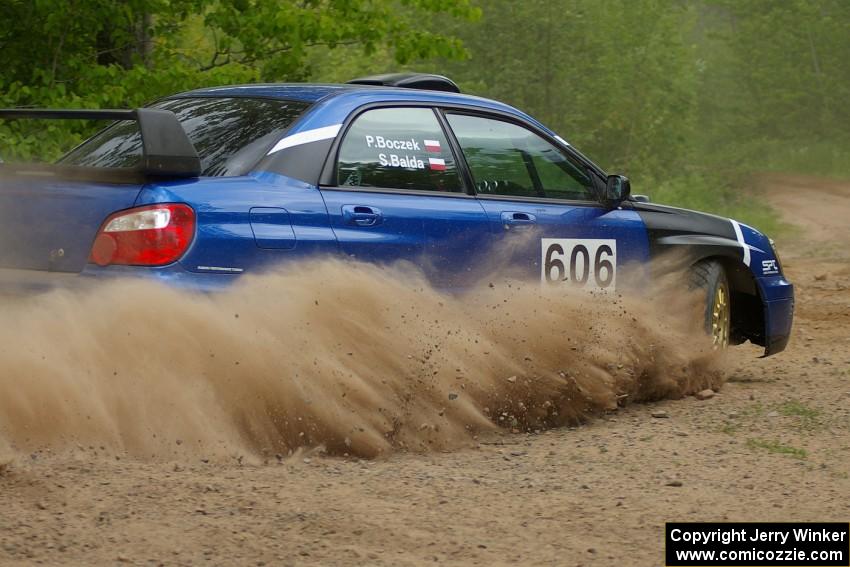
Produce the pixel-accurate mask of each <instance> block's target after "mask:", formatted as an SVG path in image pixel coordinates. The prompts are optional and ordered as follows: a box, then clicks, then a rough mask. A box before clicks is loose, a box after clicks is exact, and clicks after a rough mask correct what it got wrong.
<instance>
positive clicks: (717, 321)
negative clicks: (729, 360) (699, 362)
mask: <svg viewBox="0 0 850 567" xmlns="http://www.w3.org/2000/svg"><path fill="white" fill-rule="evenodd" d="M691 287H692V289H699V290H701V291H702V292H703V293H704V294H705V312H704V321H705V324H704V329H705V332H706V334H708V336H709V337H711V341H712V344H713V346H714V348H715V349H717V350H722V349H725V348H726V347H727V346H729V336H730V334H731V328H732V304H731V297H730V294H729V280H728V279H727V278H726V270H725V269H724V268H723V265H722V264H720V262H717V261H716V260H705V261H703V262H699V263H698V264H695V265H694V266H693V267H692V268H691Z"/></svg>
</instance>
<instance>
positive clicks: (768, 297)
mask: <svg viewBox="0 0 850 567" xmlns="http://www.w3.org/2000/svg"><path fill="white" fill-rule="evenodd" d="M756 285H757V286H758V289H759V296H760V297H761V300H762V305H763V306H764V335H765V344H764V356H770V355H772V354H776V353H778V352H782V351H783V350H785V347H786V346H787V345H788V339H789V338H790V337H791V327H792V324H793V321H794V285H793V284H791V282H789V281H788V280H786V279H785V278H784V277H783V276H770V277H763V278H756Z"/></svg>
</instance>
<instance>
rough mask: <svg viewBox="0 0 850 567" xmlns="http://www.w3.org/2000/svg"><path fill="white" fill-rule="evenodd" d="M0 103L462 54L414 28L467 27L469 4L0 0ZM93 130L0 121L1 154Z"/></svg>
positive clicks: (146, 94) (54, 101)
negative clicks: (350, 58)
mask: <svg viewBox="0 0 850 567" xmlns="http://www.w3.org/2000/svg"><path fill="white" fill-rule="evenodd" d="M2 2H3V18H0V52H2V53H3V64H2V65H0V105H2V106H3V107H14V106H35V107H54V108H55V107H69V108H77V107H88V108H107V107H134V106H139V105H141V104H143V103H145V102H147V101H150V100H152V99H156V98H158V97H160V96H163V95H166V94H170V93H173V92H175V91H181V90H187V89H191V88H196V87H201V86H208V85H218V84H233V83H244V82H255V81H297V80H303V79H305V78H306V77H307V76H308V75H309V74H310V72H311V68H310V62H311V58H310V56H311V53H312V52H313V51H314V50H316V49H324V50H326V51H327V50H333V49H335V48H338V47H340V46H348V47H352V48H356V49H357V50H358V52H359V53H366V54H370V53H374V52H376V51H377V50H379V49H381V50H385V51H387V52H389V53H391V54H392V58H393V60H394V61H396V62H398V63H405V62H407V61H410V60H411V59H414V58H430V57H436V56H439V57H444V58H455V57H463V56H464V55H465V51H464V49H463V47H462V45H461V44H460V42H459V41H458V40H457V39H456V38H454V37H450V36H447V35H444V34H442V33H439V32H430V31H427V30H425V29H423V28H422V27H421V26H416V25H415V23H416V22H417V21H421V20H425V19H427V18H429V17H431V16H433V15H435V14H444V15H446V16H447V17H450V18H461V19H468V20H474V19H475V18H477V17H478V16H479V15H480V11H479V9H478V8H475V7H473V6H471V5H470V3H469V0H400V1H395V0H301V1H295V0H288V1H281V0H124V1H122V2H117V1H114V0H73V1H69V0H2ZM92 128H93V125H92V124H89V123H77V124H67V123H66V124H57V123H50V124H40V123H37V122H31V121H27V122H23V121H22V122H6V123H4V124H0V155H3V156H4V157H7V158H8V157H13V158H24V159H30V158H33V157H34V156H36V155H38V156H41V157H42V158H50V157H53V156H56V155H57V154H58V153H60V152H61V151H62V150H63V149H67V148H68V147H69V146H70V145H73V144H74V143H75V142H77V141H78V140H79V139H80V138H81V137H82V136H84V135H86V134H89V133H91V131H92Z"/></svg>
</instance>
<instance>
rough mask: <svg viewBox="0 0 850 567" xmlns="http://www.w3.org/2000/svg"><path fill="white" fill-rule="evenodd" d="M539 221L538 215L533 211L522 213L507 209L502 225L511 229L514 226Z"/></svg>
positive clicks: (527, 224) (503, 214) (506, 228)
mask: <svg viewBox="0 0 850 567" xmlns="http://www.w3.org/2000/svg"><path fill="white" fill-rule="evenodd" d="M536 223H537V217H535V216H534V215H532V214H531V213H520V212H514V211H505V212H503V213H502V226H504V227H505V230H510V229H511V228H512V227H520V226H529V225H532V224H536Z"/></svg>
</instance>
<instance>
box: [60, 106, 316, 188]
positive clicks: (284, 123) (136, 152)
mask: <svg viewBox="0 0 850 567" xmlns="http://www.w3.org/2000/svg"><path fill="white" fill-rule="evenodd" d="M309 106H310V105H309V104H308V103H305V102H298V101H290V100H271V99H256V98H178V99H171V100H164V101H161V102H158V103H156V104H154V105H152V108H160V109H163V110H170V111H172V112H173V113H174V114H175V115H177V119H178V120H179V121H180V123H181V124H182V125H183V129H184V130H185V131H186V134H187V135H188V136H189V139H190V140H191V141H192V144H194V146H195V149H196V150H197V151H198V156H199V157H200V158H201V175H206V176H231V175H241V174H244V173H246V172H247V171H248V170H249V168H250V167H251V166H252V165H254V164H255V163H256V162H257V161H258V160H259V159H260V157H262V156H263V155H264V153H265V150H267V149H268V147H267V146H269V145H271V144H272V143H274V142H275V141H276V140H277V139H278V137H279V135H280V134H281V133H282V131H283V130H285V129H286V128H288V127H289V125H290V124H292V122H293V121H295V119H296V118H298V116H300V115H301V113H302V112H304V110H306V109H307V108H308V107H309ZM141 156H142V140H141V135H140V134H139V125H138V124H137V123H136V122H135V121H132V120H121V121H118V122H115V123H114V124H112V125H111V126H109V127H107V128H106V129H104V130H102V131H100V132H99V133H97V134H95V135H94V136H92V137H91V138H90V139H89V140H88V141H86V142H84V143H83V144H82V145H80V146H78V147H77V148H75V149H74V150H72V151H71V152H70V153H68V155H66V156H65V157H64V158H62V159H61V160H60V163H63V164H69V165H84V166H90V167H135V166H137V165H138V164H139V162H140V160H141Z"/></svg>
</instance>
